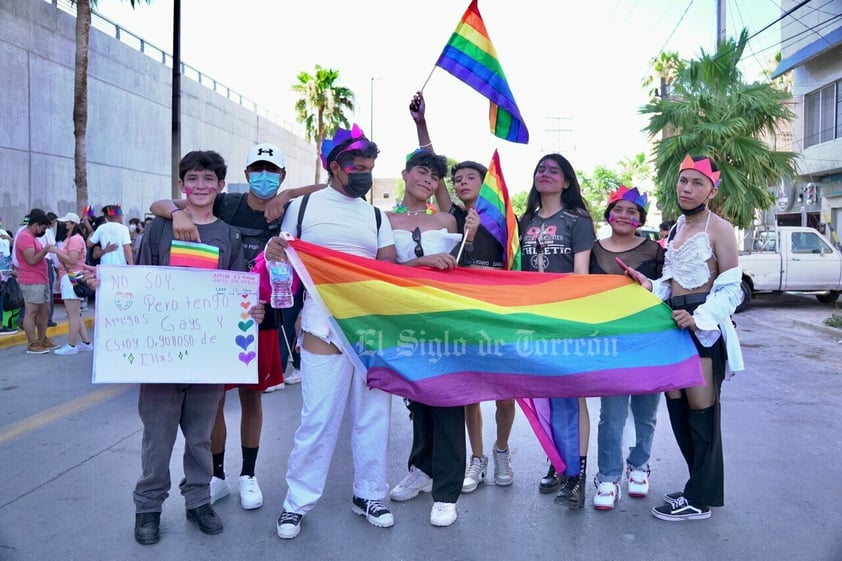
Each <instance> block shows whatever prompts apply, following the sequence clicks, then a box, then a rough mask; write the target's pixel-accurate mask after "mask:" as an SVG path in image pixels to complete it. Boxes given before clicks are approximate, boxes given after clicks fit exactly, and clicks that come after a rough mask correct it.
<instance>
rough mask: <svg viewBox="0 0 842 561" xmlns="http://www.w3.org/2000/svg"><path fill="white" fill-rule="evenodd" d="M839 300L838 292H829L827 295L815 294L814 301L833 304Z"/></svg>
mask: <svg viewBox="0 0 842 561" xmlns="http://www.w3.org/2000/svg"><path fill="white" fill-rule="evenodd" d="M837 298H839V291H838V290H831V291H830V292H828V293H827V294H816V300H818V301H819V302H821V303H823V304H833V303H834V302H836V299H837Z"/></svg>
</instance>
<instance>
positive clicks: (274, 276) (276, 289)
mask: <svg viewBox="0 0 842 561" xmlns="http://www.w3.org/2000/svg"><path fill="white" fill-rule="evenodd" d="M266 269H267V270H268V271H269V284H270V285H271V286H272V298H271V299H270V301H269V305H270V306H272V307H273V308H291V307H292V265H290V264H289V262H288V261H266Z"/></svg>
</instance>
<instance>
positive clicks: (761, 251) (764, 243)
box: [737, 226, 842, 312]
mask: <svg viewBox="0 0 842 561" xmlns="http://www.w3.org/2000/svg"><path fill="white" fill-rule="evenodd" d="M747 245H748V246H749V247H748V248H747V249H748V251H742V252H740V266H741V267H742V269H743V282H742V291H743V301H742V302H741V303H740V305H739V306H738V307H737V311H738V312H741V311H743V310H745V309H746V308H747V307H748V305H749V302H751V298H752V296H754V295H755V294H761V293H780V292H806V293H811V294H815V295H816V298H817V299H818V300H819V301H820V302H825V303H831V302H835V301H836V299H837V298H839V292H840V290H842V253H840V252H839V250H838V249H836V248H835V247H833V244H831V243H830V242H829V241H827V239H825V238H824V236H822V235H821V234H820V233H819V232H818V231H817V230H815V229H813V228H801V227H796V226H778V227H777V228H776V229H775V230H766V231H759V232H757V233H756V234H755V236H754V238H753V240H751V242H750V243H749V244H747Z"/></svg>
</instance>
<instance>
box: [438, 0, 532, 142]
mask: <svg viewBox="0 0 842 561" xmlns="http://www.w3.org/2000/svg"><path fill="white" fill-rule="evenodd" d="M436 66H439V67H441V68H443V69H445V70H447V71H448V72H450V73H451V74H453V75H454V76H456V77H457V78H459V79H460V80H461V81H463V82H465V83H466V84H468V85H469V86H471V87H472V88H474V89H475V90H476V91H478V92H479V93H481V94H482V95H484V96H485V97H487V98H488V100H489V102H490V107H489V120H490V124H491V132H492V133H494V135H495V136H498V137H500V138H504V139H506V140H509V141H511V142H519V143H521V144H527V143H528V142H529V131H528V130H527V129H526V124H525V123H524V122H523V117H521V116H520V110H519V109H518V107H517V104H516V103H515V98H514V96H513V95H512V91H511V89H510V88H509V83H508V82H507V81H506V75H505V74H504V73H503V68H502V67H501V66H500V61H499V60H498V59H497V51H496V50H495V49H494V45H492V44H491V39H490V38H489V36H488V31H487V30H486V29H485V23H483V21H482V15H480V13H479V8H478V7H477V0H472V2H471V5H470V6H468V9H467V10H465V14H464V15H463V16H462V19H461V20H460V21H459V25H457V26H456V31H454V32H453V35H451V36H450V40H449V41H448V42H447V45H445V47H444V50H443V51H442V53H441V56H439V59H438V61H437V62H436Z"/></svg>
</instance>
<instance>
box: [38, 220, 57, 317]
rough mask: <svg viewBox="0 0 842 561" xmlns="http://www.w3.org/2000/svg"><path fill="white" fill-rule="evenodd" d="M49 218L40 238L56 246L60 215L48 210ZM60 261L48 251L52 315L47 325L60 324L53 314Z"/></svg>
mask: <svg viewBox="0 0 842 561" xmlns="http://www.w3.org/2000/svg"><path fill="white" fill-rule="evenodd" d="M47 218H49V219H50V227H49V228H47V231H46V232H45V233H44V238H43V239H42V240H40V241H41V242H42V243H45V244H47V245H52V246H53V247H55V246H56V229H57V225H58V221H57V220H56V219H57V218H58V215H57V214H56V213H55V212H48V213H47ZM59 265H60V263H59V260H58V257H56V254H55V253H48V254H47V283H48V285H49V287H50V315H49V316H48V317H47V327H55V326H56V325H58V324H57V323H56V322H54V321H53V314H54V313H55V309H56V300H55V297H54V294H55V290H56V271H57V270H58V267H59Z"/></svg>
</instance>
